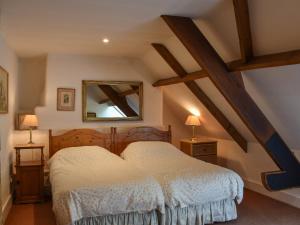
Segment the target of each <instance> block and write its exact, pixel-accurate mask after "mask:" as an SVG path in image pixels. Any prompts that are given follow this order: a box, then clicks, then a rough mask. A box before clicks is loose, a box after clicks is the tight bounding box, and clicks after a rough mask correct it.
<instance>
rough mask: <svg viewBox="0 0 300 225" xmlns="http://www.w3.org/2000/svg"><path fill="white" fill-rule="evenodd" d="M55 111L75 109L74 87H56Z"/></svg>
mask: <svg viewBox="0 0 300 225" xmlns="http://www.w3.org/2000/svg"><path fill="white" fill-rule="evenodd" d="M57 111H75V89H74V88H57Z"/></svg>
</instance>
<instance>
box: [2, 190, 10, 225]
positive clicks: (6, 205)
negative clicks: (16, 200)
mask: <svg viewBox="0 0 300 225" xmlns="http://www.w3.org/2000/svg"><path fill="white" fill-rule="evenodd" d="M11 207H12V196H11V195H9V196H8V197H7V199H6V201H5V203H4V204H3V206H2V224H5V221H6V219H7V216H8V214H9V212H10V210H11Z"/></svg>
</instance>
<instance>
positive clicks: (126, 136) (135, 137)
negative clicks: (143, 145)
mask: <svg viewBox="0 0 300 225" xmlns="http://www.w3.org/2000/svg"><path fill="white" fill-rule="evenodd" d="M113 133H114V135H113V138H114V140H113V142H114V149H113V152H114V153H115V154H117V155H120V154H121V153H122V152H123V150H124V149H125V148H126V147H127V145H129V144H130V143H132V142H136V141H164V142H171V139H172V135H171V126H168V130H167V131H163V130H159V129H157V128H154V127H136V128H131V129H129V130H127V131H119V129H117V128H113Z"/></svg>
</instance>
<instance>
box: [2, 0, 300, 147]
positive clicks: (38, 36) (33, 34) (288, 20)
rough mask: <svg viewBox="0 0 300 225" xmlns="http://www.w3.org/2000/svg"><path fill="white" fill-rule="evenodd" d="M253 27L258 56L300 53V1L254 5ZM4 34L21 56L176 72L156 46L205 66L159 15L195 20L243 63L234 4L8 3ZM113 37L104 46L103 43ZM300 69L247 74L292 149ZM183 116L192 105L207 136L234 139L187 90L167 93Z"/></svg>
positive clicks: (254, 0)
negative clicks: (87, 58) (85, 58)
mask: <svg viewBox="0 0 300 225" xmlns="http://www.w3.org/2000/svg"><path fill="white" fill-rule="evenodd" d="M248 2H249V11H250V22H251V29H252V37H253V38H252V39H253V48H254V54H255V55H261V54H269V53H275V52H281V51H288V50H294V49H300V30H299V22H300V13H299V8H300V1H299V0H285V1H282V0H264V1H261V0H251V1H248ZM0 4H1V5H0V7H1V14H0V16H1V20H0V29H1V30H0V32H1V33H2V34H3V35H4V37H5V39H6V40H7V42H8V43H9V45H10V46H11V47H12V48H13V49H14V50H15V51H16V52H17V53H18V54H19V55H25V56H28V55H35V54H42V53H53V52H54V53H76V54H97V55H117V56H127V57H136V58H140V59H142V61H143V62H144V63H145V64H146V65H147V66H148V67H149V68H150V69H151V70H152V72H153V74H154V75H153V76H154V79H161V78H166V77H171V76H174V75H175V74H174V72H173V71H172V70H171V69H170V68H169V67H168V66H167V65H166V63H165V62H164V61H163V60H162V59H161V57H160V56H159V55H158V54H157V53H156V52H155V51H154V50H153V49H152V48H151V46H150V44H151V43H152V42H160V43H163V44H165V45H166V46H167V47H168V48H169V50H170V51H171V52H172V53H173V54H174V55H175V57H176V58H177V59H178V60H179V62H180V63H181V64H182V65H183V66H184V68H185V69H186V70H187V71H189V72H193V71H195V70H199V69H200V67H199V66H198V65H197V63H196V62H195V61H194V60H193V59H192V57H191V56H190V54H189V53H188V52H187V51H186V49H185V48H184V47H183V46H182V44H181V43H180V42H179V41H178V40H177V39H176V38H175V37H174V35H173V34H172V32H171V31H170V30H169V28H168V27H167V26H166V25H165V24H164V22H163V21H162V20H161V19H160V18H159V16H160V15H161V14H170V15H181V16H187V17H193V18H194V19H195V22H196V24H197V25H198V26H199V28H201V30H202V31H203V33H204V34H205V36H206V37H207V39H208V40H209V41H210V42H211V44H212V45H213V46H214V48H215V49H216V50H217V51H218V53H219V54H220V55H221V57H222V58H223V60H224V61H231V60H234V59H239V58H240V53H239V44H238V36H237V30H236V25H235V17H234V11H233V4H232V1H230V0H185V1H182V0H164V1H161V0H151V1H149V0H73V1H72V2H71V3H70V1H69V0H60V1H56V0H55V1H48V0H26V1H21V0H2V1H1V3H0ZM103 37H108V38H110V39H111V43H110V44H109V45H103V44H102V43H101V39H102V38H103ZM299 73H300V65H294V66H286V67H280V68H272V69H263V70H256V71H249V72H245V73H244V74H243V77H244V81H245V85H246V89H247V90H248V92H249V93H250V95H251V96H252V97H253V98H254V99H255V101H256V102H257V104H258V105H259V106H260V107H261V109H262V110H263V111H264V113H265V114H266V116H267V117H268V118H269V120H270V121H271V122H272V123H273V125H274V126H275V128H276V129H277V130H278V132H279V133H280V134H281V135H282V136H283V138H284V139H285V140H286V141H287V144H288V145H290V147H292V148H295V149H300V138H299V136H300V124H299V123H300V122H299V121H300V120H299V119H298V115H300V104H298V102H299V101H297V100H298V98H299V96H300V93H299V92H300V91H299V88H298V87H297V86H298V84H300V75H299ZM197 83H198V84H199V85H200V86H201V87H202V88H203V90H204V91H205V92H206V93H207V94H208V95H209V96H210V98H211V99H212V100H213V101H214V102H215V104H216V105H217V106H218V107H219V108H220V109H222V111H223V112H224V114H225V115H226V116H227V117H228V119H229V120H230V121H231V122H232V123H233V124H234V125H235V126H236V127H237V128H238V130H239V131H240V132H241V133H242V134H243V135H244V136H245V137H246V138H247V139H248V140H250V141H252V140H254V138H253V136H252V135H251V134H250V132H249V131H248V130H247V128H246V127H245V126H244V125H243V123H242V122H241V121H240V119H239V118H238V117H237V115H236V114H235V112H234V111H233V110H232V109H231V107H230V106H229V105H228V104H227V103H226V101H225V100H224V98H223V97H222V96H221V95H220V93H219V92H218V91H217V90H216V88H214V86H213V85H212V83H211V82H210V81H209V80H208V79H202V80H198V81H197ZM163 90H164V93H165V96H166V98H165V99H166V101H168V102H169V104H168V105H170V107H173V108H174V110H172V111H174V112H175V113H176V114H177V115H178V118H182V121H184V118H183V117H185V116H186V115H187V114H188V110H189V109H190V108H191V107H194V108H197V109H198V110H199V111H200V112H201V115H202V117H203V118H202V119H203V123H204V126H203V127H202V128H201V129H202V132H203V133H204V134H207V135H215V136H218V137H225V138H229V136H228V134H227V133H226V131H224V129H223V128H222V127H221V126H220V125H219V124H218V123H217V122H216V121H215V119H214V118H213V117H212V116H211V115H210V114H209V113H208V112H207V110H206V109H205V108H204V107H203V105H202V104H201V103H199V102H198V100H196V99H195V98H194V97H193V96H192V95H191V93H189V91H188V90H187V89H186V88H185V86H184V85H176V86H170V87H164V88H163Z"/></svg>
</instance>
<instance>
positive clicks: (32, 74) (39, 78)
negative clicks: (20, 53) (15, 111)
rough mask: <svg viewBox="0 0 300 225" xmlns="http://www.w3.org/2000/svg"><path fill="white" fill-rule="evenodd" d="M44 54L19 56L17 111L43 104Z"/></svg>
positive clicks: (27, 110) (30, 110) (45, 61)
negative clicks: (26, 56) (27, 56)
mask: <svg viewBox="0 0 300 225" xmlns="http://www.w3.org/2000/svg"><path fill="white" fill-rule="evenodd" d="M46 64H47V57H46V56H38V57H29V58H19V77H20V79H19V102H20V104H19V112H26V113H27V112H29V113H32V112H33V111H34V108H35V107H36V106H43V105H44V104H45V96H44V89H45V76H46Z"/></svg>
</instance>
